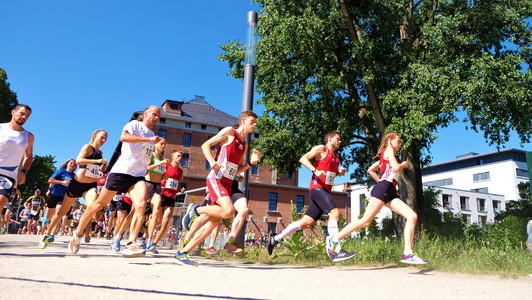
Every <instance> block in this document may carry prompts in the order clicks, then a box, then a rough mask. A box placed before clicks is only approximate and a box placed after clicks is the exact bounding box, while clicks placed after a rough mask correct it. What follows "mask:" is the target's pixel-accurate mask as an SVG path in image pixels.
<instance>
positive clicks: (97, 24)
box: [0, 0, 532, 187]
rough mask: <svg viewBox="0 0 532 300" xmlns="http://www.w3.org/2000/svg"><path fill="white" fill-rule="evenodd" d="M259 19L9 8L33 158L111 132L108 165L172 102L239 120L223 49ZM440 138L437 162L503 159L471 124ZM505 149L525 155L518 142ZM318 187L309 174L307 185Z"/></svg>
mask: <svg viewBox="0 0 532 300" xmlns="http://www.w3.org/2000/svg"><path fill="white" fill-rule="evenodd" d="M250 10H258V6H257V5H252V4H251V1H249V0H227V1H221V0H219V1H212V0H211V1H153V2H146V1H136V0H130V1H101V0H97V1H86V0H85V1H71V0H70V1H4V2H3V3H2V30H0V45H1V46H0V67H1V68H3V69H5V70H6V72H7V75H8V81H9V83H10V84H11V89H12V90H13V91H15V92H16V93H17V95H18V100H19V102H20V103H24V104H28V105H29V106H31V107H32V109H33V113H32V115H31V117H30V119H29V121H28V122H27V123H26V126H25V127H26V128H27V129H28V130H30V131H31V132H33V134H34V135H35V149H34V153H35V154H38V155H49V154H50V155H54V156H55V157H56V161H57V162H58V165H59V164H61V163H62V162H64V161H66V160H67V159H68V158H71V157H74V158H75V157H76V156H77V154H78V151H79V150H80V148H81V146H82V145H84V144H85V143H88V142H89V140H90V135H91V133H92V132H93V131H94V130H95V129H98V128H102V129H105V130H107V131H108V133H109V140H108V142H107V143H106V144H105V145H104V146H103V147H102V150H103V151H104V156H106V157H107V158H109V156H110V154H111V153H112V151H113V150H114V147H115V146H116V143H117V142H118V138H119V135H120V132H121V129H122V127H123V126H124V125H125V123H126V122H127V121H128V120H129V118H130V116H131V114H132V112H134V111H138V110H142V109H144V108H145V107H146V106H148V105H157V106H160V105H161V104H162V103H163V102H164V100H165V99H174V100H182V99H185V100H189V99H192V98H194V95H201V96H205V97H206V100H207V101H208V102H209V103H210V104H211V105H213V106H214V107H216V108H218V109H220V110H222V111H225V112H227V113H229V114H231V115H234V116H237V115H238V114H239V113H240V110H241V103H242V89H243V83H242V81H240V80H234V79H233V78H231V77H230V76H227V75H225V74H226V73H227V72H228V70H229V69H228V66H227V64H226V63H224V62H221V61H218V55H219V54H220V52H221V51H220V48H219V45H220V44H225V43H227V42H228V41H229V40H235V39H239V40H240V41H242V42H245V40H246V30H247V28H246V14H247V12H248V11H250ZM255 108H256V111H257V112H258V113H261V108H260V106H257V105H256V104H255ZM439 137H440V138H439V140H438V141H436V143H435V144H434V145H433V147H432V149H431V151H432V154H433V157H434V159H433V162H442V161H446V160H450V159H453V158H454V157H455V156H457V155H460V154H463V153H466V152H468V151H473V152H479V153H483V152H489V151H495V150H496V149H495V147H489V146H488V145H487V143H486V142H485V141H484V139H483V137H482V135H481V134H476V133H474V132H473V131H466V130H465V124H454V125H452V126H450V127H449V128H446V129H443V130H441V131H440V133H439ZM506 147H513V148H520V146H519V141H518V139H517V137H516V136H515V135H514V137H513V138H512V140H511V142H510V143H508V144H507V145H506ZM524 149H525V150H532V147H531V145H530V144H528V145H526V146H525V148H524ZM346 180H348V179H347V178H346V177H344V178H339V179H337V180H336V183H340V182H343V181H346ZM309 181H310V172H307V171H306V170H304V171H302V172H301V173H300V186H304V187H307V186H308V183H309Z"/></svg>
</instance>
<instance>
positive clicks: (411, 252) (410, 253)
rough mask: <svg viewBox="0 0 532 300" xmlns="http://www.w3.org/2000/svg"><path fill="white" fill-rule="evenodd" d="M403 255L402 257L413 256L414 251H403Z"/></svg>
mask: <svg viewBox="0 0 532 300" xmlns="http://www.w3.org/2000/svg"><path fill="white" fill-rule="evenodd" d="M403 254H404V255H412V254H414V250H405V251H403Z"/></svg>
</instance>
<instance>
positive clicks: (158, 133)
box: [157, 129, 166, 139]
mask: <svg viewBox="0 0 532 300" xmlns="http://www.w3.org/2000/svg"><path fill="white" fill-rule="evenodd" d="M157 135H158V136H160V137H162V138H163V139H166V130H164V129H159V131H157Z"/></svg>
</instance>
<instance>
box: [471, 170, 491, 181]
mask: <svg viewBox="0 0 532 300" xmlns="http://www.w3.org/2000/svg"><path fill="white" fill-rule="evenodd" d="M482 180H490V172H484V173H477V174H473V181H475V182H477V181H482Z"/></svg>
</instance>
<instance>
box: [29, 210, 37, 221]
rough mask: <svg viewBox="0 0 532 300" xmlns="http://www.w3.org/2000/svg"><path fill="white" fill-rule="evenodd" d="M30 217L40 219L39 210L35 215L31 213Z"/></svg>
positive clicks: (35, 219)
mask: <svg viewBox="0 0 532 300" xmlns="http://www.w3.org/2000/svg"><path fill="white" fill-rule="evenodd" d="M30 219H32V220H34V221H39V212H37V213H36V214H34V215H31V217H30Z"/></svg>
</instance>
